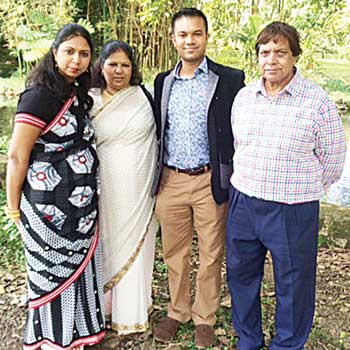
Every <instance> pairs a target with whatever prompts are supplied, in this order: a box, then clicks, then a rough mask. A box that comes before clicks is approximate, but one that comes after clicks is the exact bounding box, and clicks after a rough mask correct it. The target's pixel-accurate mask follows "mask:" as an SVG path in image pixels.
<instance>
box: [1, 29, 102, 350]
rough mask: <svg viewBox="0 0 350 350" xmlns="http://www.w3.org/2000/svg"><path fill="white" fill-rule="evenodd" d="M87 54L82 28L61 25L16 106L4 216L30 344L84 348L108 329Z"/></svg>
mask: <svg viewBox="0 0 350 350" xmlns="http://www.w3.org/2000/svg"><path fill="white" fill-rule="evenodd" d="M91 53H92V44H91V39H90V35H89V33H88V32H87V31H86V30H85V29H84V28H83V27H81V26H79V25H77V24H68V25H65V26H64V27H62V29H61V30H60V31H59V32H58V34H57V37H56V39H55V41H54V43H53V45H52V48H51V50H50V52H49V53H48V54H47V55H46V56H45V57H44V59H43V60H42V61H41V63H40V64H39V65H38V66H37V68H36V69H35V70H34V71H33V72H32V73H31V75H30V76H29V77H28V79H27V84H26V85H27V88H26V89H25V91H24V92H23V93H22V94H21V96H20V99H19V103H18V106H17V113H16V117H15V127H14V131H13V135H12V140H11V145H10V150H9V161H8V171H7V203H8V204H7V214H8V216H9V217H10V218H12V219H13V221H14V222H15V224H16V225H17V227H18V229H19V231H20V232H21V235H22V238H23V241H24V250H25V255H26V261H27V273H28V294H29V305H28V313H27V323H26V330H25V335H24V349H26V350H35V349H56V350H60V349H82V348H83V347H84V345H91V344H95V343H98V342H100V341H101V340H102V339H103V337H104V334H105V330H104V328H105V327H104V304H103V290H102V287H101V285H102V266H101V260H100V254H101V251H100V246H99V243H98V229H97V195H98V194H97V186H96V171H97V166H98V161H97V157H96V152H95V149H94V148H93V147H92V139H93V129H92V127H91V124H90V122H89V119H88V114H87V112H88V110H89V109H90V108H91V105H92V101H91V98H90V97H89V96H88V94H87V92H88V89H89V86H90V62H91Z"/></svg>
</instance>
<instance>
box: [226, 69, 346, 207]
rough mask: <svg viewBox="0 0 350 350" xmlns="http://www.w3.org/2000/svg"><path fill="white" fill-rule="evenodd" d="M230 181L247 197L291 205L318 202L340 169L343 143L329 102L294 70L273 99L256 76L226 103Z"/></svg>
mask: <svg viewBox="0 0 350 350" xmlns="http://www.w3.org/2000/svg"><path fill="white" fill-rule="evenodd" d="M232 128H233V136H234V146H235V154H234V157H233V165H234V173H233V175H232V177H231V183H232V185H233V186H234V187H235V188H236V189H237V190H238V191H240V192H243V193H245V194H246V195H248V196H251V197H256V198H261V199H264V200H271V201H275V202H281V203H287V204H294V203H302V202H308V201H313V200H318V199H320V197H321V196H322V194H323V193H324V191H326V190H327V189H328V188H329V186H330V185H331V184H332V183H333V182H335V181H337V180H338V179H339V177H340V175H341V173H342V170H343V166H344V160H345V153H346V141H345V133H344V128H343V125H342V121H341V118H340V117H339V114H338V111H337V108H336V106H335V104H334V103H333V102H332V101H331V100H330V98H329V96H328V95H327V93H326V92H325V91H324V90H322V89H321V88H320V87H319V86H318V85H316V84H314V83H312V82H310V81H308V80H306V79H304V78H303V77H302V76H301V75H300V74H299V73H298V72H296V73H295V75H294V77H293V79H292V80H291V81H290V83H289V84H288V85H287V86H286V87H285V88H284V89H283V90H282V91H281V92H280V93H279V94H278V95H277V96H276V97H274V98H272V97H270V96H269V95H268V94H267V93H266V90H265V88H264V84H263V82H262V80H259V81H258V82H257V83H254V84H250V85H248V86H246V87H245V88H243V89H242V90H240V92H239V93H238V95H237V96H236V98H235V101H234V104H233V107H232Z"/></svg>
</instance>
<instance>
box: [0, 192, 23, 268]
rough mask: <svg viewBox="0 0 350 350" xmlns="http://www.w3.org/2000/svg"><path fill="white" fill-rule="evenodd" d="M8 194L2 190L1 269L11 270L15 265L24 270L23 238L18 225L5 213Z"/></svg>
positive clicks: (0, 225) (0, 215) (0, 219)
mask: <svg viewBox="0 0 350 350" xmlns="http://www.w3.org/2000/svg"><path fill="white" fill-rule="evenodd" d="M5 204H6V194H5V192H4V191H2V190H0V246H1V250H0V267H1V268H5V269H6V270H11V269H12V267H13V266H14V265H17V266H18V267H19V268H20V269H22V270H24V266H25V262H24V254H23V244H22V239H21V236H20V234H19V232H18V230H17V227H16V225H15V224H14V223H13V222H12V221H11V220H9V219H8V218H7V217H6V215H5V213H4V205H5Z"/></svg>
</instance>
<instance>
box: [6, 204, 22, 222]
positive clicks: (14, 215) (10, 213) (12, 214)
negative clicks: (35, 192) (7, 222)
mask: <svg viewBox="0 0 350 350" xmlns="http://www.w3.org/2000/svg"><path fill="white" fill-rule="evenodd" d="M5 214H6V216H7V217H8V218H9V219H18V218H19V217H20V216H21V211H20V210H19V209H15V210H13V209H10V208H9V207H8V205H7V204H6V205H5Z"/></svg>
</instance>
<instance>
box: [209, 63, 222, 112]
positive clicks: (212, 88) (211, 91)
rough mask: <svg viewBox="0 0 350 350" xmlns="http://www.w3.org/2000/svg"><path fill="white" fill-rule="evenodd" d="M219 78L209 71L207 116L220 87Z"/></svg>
mask: <svg viewBox="0 0 350 350" xmlns="http://www.w3.org/2000/svg"><path fill="white" fill-rule="evenodd" d="M218 81H219V76H218V75H217V74H215V73H214V72H213V71H211V70H209V73H208V90H207V115H208V112H209V106H210V103H211V100H212V99H213V96H214V93H215V90H216V86H217V85H218Z"/></svg>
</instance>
